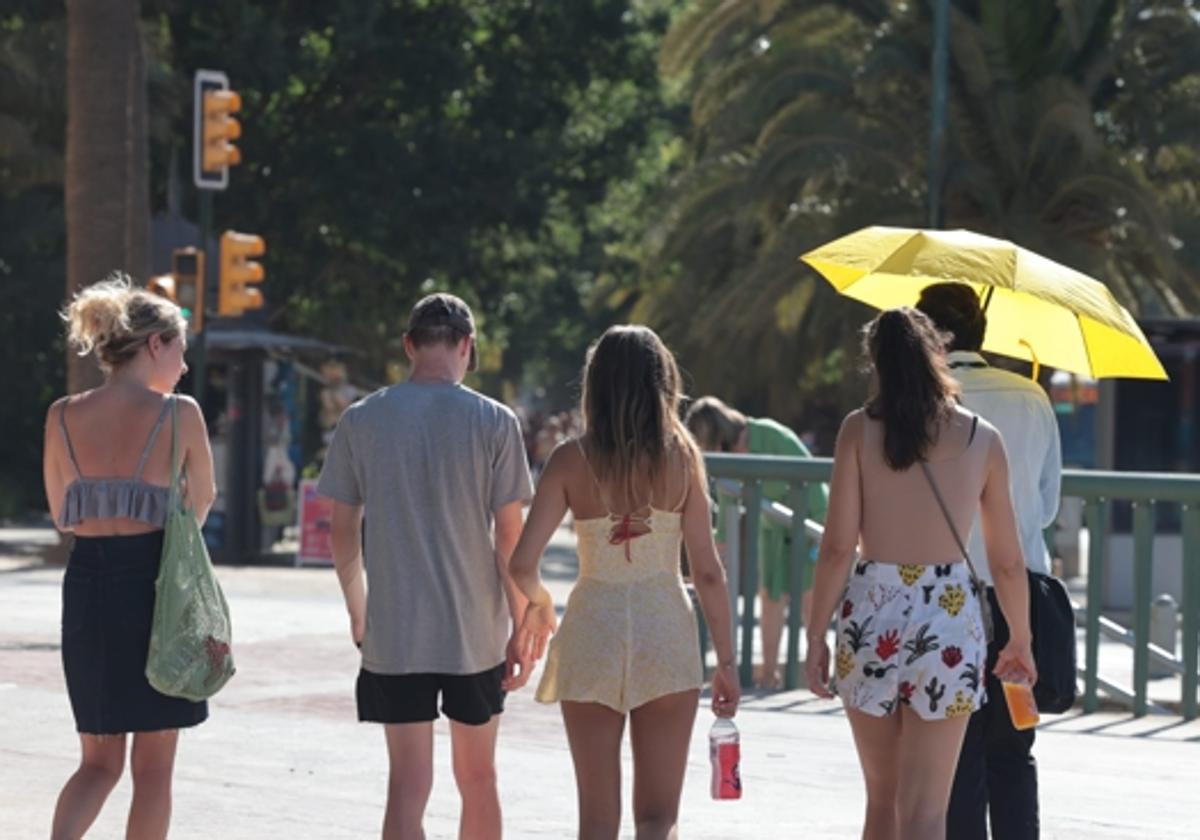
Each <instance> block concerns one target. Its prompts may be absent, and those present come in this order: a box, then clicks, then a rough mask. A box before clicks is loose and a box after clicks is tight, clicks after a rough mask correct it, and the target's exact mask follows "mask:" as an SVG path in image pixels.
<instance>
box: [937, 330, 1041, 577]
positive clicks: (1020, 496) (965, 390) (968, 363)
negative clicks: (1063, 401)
mask: <svg viewBox="0 0 1200 840" xmlns="http://www.w3.org/2000/svg"><path fill="white" fill-rule="evenodd" d="M946 361H947V362H948V363H949V365H950V373H951V374H952V375H953V376H954V378H955V379H957V380H958V382H959V384H960V385H962V404H963V405H964V406H965V407H966V408H968V409H970V410H971V411H974V412H976V413H977V414H979V415H980V416H981V417H983V418H984V419H985V420H987V421H989V422H990V423H991V424H992V425H993V426H995V427H996V428H997V429H998V430H999V431H1000V436H1001V438H1003V439H1004V448H1005V450H1006V452H1007V453H1008V475H1009V483H1010V487H1009V489H1010V491H1011V493H1012V501H1013V510H1014V511H1015V512H1016V516H1017V530H1018V531H1019V532H1020V538H1021V552H1022V554H1024V555H1025V565H1026V566H1027V567H1028V568H1030V569H1032V570H1033V571H1035V572H1043V573H1047V574H1048V573H1049V572H1050V554H1049V552H1048V551H1046V541H1045V539H1044V538H1043V536H1042V530H1043V529H1044V528H1046V527H1047V526H1049V525H1050V523H1052V522H1053V521H1054V517H1055V516H1057V515H1058V502H1059V493H1060V490H1061V488H1062V444H1061V443H1060V441H1059V439H1058V421H1057V420H1056V419H1055V417H1054V409H1053V407H1051V405H1050V398H1049V397H1047V396H1046V392H1045V391H1044V390H1043V389H1042V386H1040V385H1039V384H1038V383H1036V382H1034V381H1033V380H1032V379H1027V378H1025V377H1024V376H1021V375H1019V374H1016V373H1012V372H1011V371H1007V370H999V369H997V368H993V367H989V366H988V364H987V362H985V361H984V359H983V357H982V356H980V355H979V354H978V353H968V352H965V351H961V350H956V351H954V352H952V353H950V354H948V355H947V357H946ZM967 550H968V551H969V552H970V554H971V562H972V563H974V564H975V567H976V570H977V571H978V573H979V576H980V577H982V578H983V579H984V581H986V582H987V583H988V584H989V585H990V584H991V582H992V573H991V571H990V569H989V568H988V563H987V551H986V550H985V549H984V546H983V534H982V532H981V530H980V527H979V516H978V515H976V516H975V522H974V524H973V525H972V526H971V536H970V539H969V540H968V541H967Z"/></svg>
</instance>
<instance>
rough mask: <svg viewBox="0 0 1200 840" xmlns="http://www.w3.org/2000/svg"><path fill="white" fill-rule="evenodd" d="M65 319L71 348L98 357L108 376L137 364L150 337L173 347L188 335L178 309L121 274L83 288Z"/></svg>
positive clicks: (115, 274) (67, 311) (64, 313)
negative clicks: (183, 335)
mask: <svg viewBox="0 0 1200 840" xmlns="http://www.w3.org/2000/svg"><path fill="white" fill-rule="evenodd" d="M61 315H62V319H63V320H64V321H66V322H67V324H68V333H67V340H68V341H69V342H70V344H71V346H72V347H73V348H75V351H76V352H77V353H78V354H79V355H80V356H86V355H87V354H89V353H93V352H94V353H95V354H96V360H97V361H98V362H99V363H100V367H101V368H102V369H103V370H104V371H105V372H110V371H112V370H114V369H115V368H119V367H120V366H121V365H123V364H126V363H127V362H130V361H132V360H133V358H134V357H135V356H137V354H138V351H140V350H141V349H142V347H143V346H145V344H146V343H147V342H148V341H149V340H150V336H152V335H161V336H162V339H163V341H167V342H170V341H174V340H175V339H176V338H178V337H179V336H180V335H182V334H183V333H184V332H185V331H186V330H187V322H186V321H185V320H184V318H183V313H182V312H181V311H180V309H179V307H178V306H176V305H175V304H174V303H172V302H171V301H169V300H167V299H166V298H164V297H162V296H161V295H156V294H153V293H152V292H148V291H146V290H145V289H140V288H136V287H135V286H134V285H133V282H132V281H131V280H130V278H129V275H128V274H122V273H120V272H113V273H112V274H110V275H109V276H108V277H106V278H105V279H104V280H101V281H100V282H99V283H93V284H92V285H91V286H87V287H86V288H84V289H81V290H80V291H79V293H78V294H76V295H75V297H74V298H73V299H72V300H71V303H70V305H68V306H67V309H66V311H64V312H63V313H61Z"/></svg>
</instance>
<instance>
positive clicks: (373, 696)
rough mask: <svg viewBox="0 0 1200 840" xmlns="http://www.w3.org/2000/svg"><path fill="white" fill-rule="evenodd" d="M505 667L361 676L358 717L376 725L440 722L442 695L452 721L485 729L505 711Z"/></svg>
mask: <svg viewBox="0 0 1200 840" xmlns="http://www.w3.org/2000/svg"><path fill="white" fill-rule="evenodd" d="M503 678H504V663H503V662H501V663H500V664H499V665H497V666H496V667H495V668H489V669H488V670H486V671H480V672H479V673H478V674H374V673H371V672H370V671H368V670H366V669H361V670H360V671H359V672H358V683H357V684H356V686H355V690H354V694H355V697H356V698H357V700H358V719H359V720H360V721H364V722H365V721H370V722H373V723H421V722H423V721H427V720H437V717H438V706H437V698H438V694H439V693H440V694H441V695H442V712H443V714H445V715H446V717H448V718H450V720H453V721H457V722H459V723H466V724H470V725H471V726H481V725H483V724H485V723H487V722H488V721H490V720H491V719H492V717H493V716H495V715H498V714H500V713H501V712H503V711H504V690H503V689H502V688H500V680H501V679H503Z"/></svg>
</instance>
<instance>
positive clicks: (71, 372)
mask: <svg viewBox="0 0 1200 840" xmlns="http://www.w3.org/2000/svg"><path fill="white" fill-rule="evenodd" d="M65 198H66V210H67V286H66V299H67V300H68V301H69V300H70V299H71V297H72V295H74V294H75V292H76V291H78V290H79V289H80V288H82V287H84V286H87V285H89V284H91V283H94V282H96V281H97V280H100V279H101V278H103V277H104V276H105V275H107V274H108V273H109V272H111V271H124V272H128V273H129V274H131V275H132V276H133V278H134V280H135V282H139V283H140V282H142V281H144V280H145V277H146V274H147V271H148V269H149V253H150V248H149V239H150V189H149V148H148V138H147V128H146V68H145V58H144V55H143V49H142V38H141V33H140V32H139V30H138V3H137V1H136V0H67V159H66V196H65ZM100 381H101V377H100V371H99V368H97V366H96V364H95V362H94V361H93V360H92V359H91V358H80V357H79V356H76V355H75V354H74V353H73V352H71V351H68V358H67V391H68V392H69V393H72V394H74V393H78V392H79V391H82V390H86V389H87V388H91V387H94V386H95V385H97V384H99V383H100Z"/></svg>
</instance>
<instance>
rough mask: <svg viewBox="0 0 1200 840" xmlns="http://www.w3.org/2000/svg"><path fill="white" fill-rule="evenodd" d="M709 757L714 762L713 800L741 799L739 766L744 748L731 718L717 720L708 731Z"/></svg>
mask: <svg viewBox="0 0 1200 840" xmlns="http://www.w3.org/2000/svg"><path fill="white" fill-rule="evenodd" d="M708 755H709V759H710V760H711V761H712V798H713V799H741V798H742V776H741V773H740V771H739V769H738V765H739V763H740V762H741V758H742V746H741V741H740V740H739V737H738V730H737V727H736V726H734V725H733V721H732V720H730V719H729V718H722V717H719V718H717V720H716V722H715V723H713V725H712V729H710V730H709V731H708Z"/></svg>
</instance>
